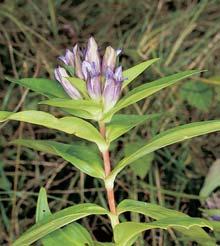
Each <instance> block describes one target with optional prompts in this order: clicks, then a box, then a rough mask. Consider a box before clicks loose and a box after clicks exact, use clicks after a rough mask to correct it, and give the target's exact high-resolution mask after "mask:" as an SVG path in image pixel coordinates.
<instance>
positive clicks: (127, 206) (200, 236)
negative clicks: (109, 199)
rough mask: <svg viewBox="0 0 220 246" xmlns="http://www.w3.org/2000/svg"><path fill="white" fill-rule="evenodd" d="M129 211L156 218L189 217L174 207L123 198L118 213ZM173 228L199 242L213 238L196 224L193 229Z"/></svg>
mask: <svg viewBox="0 0 220 246" xmlns="http://www.w3.org/2000/svg"><path fill="white" fill-rule="evenodd" d="M128 211H130V212H135V213H140V214H144V215H145V216H148V217H150V218H153V219H156V220H160V219H165V218H170V217H178V218H179V219H180V218H181V217H183V218H189V216H188V215H187V214H184V213H181V212H179V211H175V210H172V209H167V208H164V207H162V206H159V205H157V204H152V203H146V202H140V201H134V200H130V199H126V200H123V201H122V202H121V203H120V204H119V205H118V207H117V212H118V214H122V213H125V212H128ZM173 229H175V230H176V231H177V232H180V233H182V234H183V235H185V236H187V237H188V238H190V239H194V240H195V241H197V242H202V241H201V240H204V239H205V238H206V240H212V239H211V238H210V237H209V235H208V234H207V233H206V232H205V231H204V230H203V229H201V228H200V227H197V228H196V226H195V227H194V230H193V231H191V230H186V229H184V228H182V229H181V230H180V229H179V227H175V226H173Z"/></svg>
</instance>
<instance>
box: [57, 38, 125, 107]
mask: <svg viewBox="0 0 220 246" xmlns="http://www.w3.org/2000/svg"><path fill="white" fill-rule="evenodd" d="M120 53H121V50H115V49H113V48H112V47H111V46H108V47H107V48H106V50H105V53H104V56H103V58H102V59H101V55H100V54H99V51H98V45H97V43H96V41H95V39H94V38H93V37H91V38H90V39H89V41H88V45H87V49H86V50H85V52H81V51H80V49H79V47H78V45H75V46H74V48H73V49H72V51H70V50H68V49H67V50H66V53H65V55H64V56H60V57H59V59H60V60H61V61H63V63H64V64H65V65H69V66H72V67H73V68H74V73H75V76H76V77H78V78H80V79H82V80H84V81H85V82H86V87H87V92H88V95H89V96H90V98H91V99H93V100H96V101H102V102H103V105H104V111H109V110H110V109H111V108H112V107H114V105H115V104H116V102H117V101H118V99H119V96H120V93H121V87H122V82H123V75H122V67H121V66H119V67H117V68H116V61H117V56H118V55H119V54H120ZM60 74H62V76H61V75H60ZM55 77H56V79H57V80H58V81H59V82H60V83H61V84H62V85H63V87H64V89H65V91H66V92H67V93H68V95H70V94H71V98H73V99H78V98H81V95H80V93H79V92H78V91H77V89H76V88H75V87H73V86H72V85H71V84H70V83H69V84H68V83H67V82H68V80H67V79H66V77H68V74H67V72H66V71H65V69H64V68H58V70H57V69H56V70H55ZM67 84H68V86H69V87H70V85H71V93H70V88H69V87H68V86H67ZM67 87H68V89H67ZM73 92H74V96H73Z"/></svg>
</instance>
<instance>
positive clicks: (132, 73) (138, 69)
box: [122, 58, 159, 87]
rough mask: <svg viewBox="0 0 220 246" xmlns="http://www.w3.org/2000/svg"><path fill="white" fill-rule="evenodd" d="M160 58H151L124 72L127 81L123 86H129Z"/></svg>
mask: <svg viewBox="0 0 220 246" xmlns="http://www.w3.org/2000/svg"><path fill="white" fill-rule="evenodd" d="M158 60H159V59H158V58H156V59H151V60H148V61H145V62H141V63H140V64H138V65H136V66H134V67H131V68H129V69H127V70H125V71H124V72H123V77H124V78H125V81H124V82H123V85H122V87H126V86H128V85H129V84H130V83H131V82H132V81H133V80H134V79H135V78H137V77H138V75H140V74H141V73H142V72H144V71H145V70H146V69H147V68H148V67H149V66H151V65H152V64H153V63H155V62H156V61H158Z"/></svg>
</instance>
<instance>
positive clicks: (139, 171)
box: [124, 140, 154, 179]
mask: <svg viewBox="0 0 220 246" xmlns="http://www.w3.org/2000/svg"><path fill="white" fill-rule="evenodd" d="M144 144H145V140H139V141H138V142H131V143H126V145H125V147H124V153H125V156H129V155H131V154H132V153H134V151H137V150H138V149H140V148H141V147H142V146H143V145H144ZM153 159H154V153H153V152H152V153H150V154H148V155H146V156H144V157H142V158H140V159H138V160H136V161H134V162H133V163H132V164H131V166H130V167H131V169H132V171H133V172H134V174H135V175H136V176H139V177H140V178H142V179H143V178H144V177H145V176H146V175H147V174H148V172H149V170H150V168H151V164H152V161H153Z"/></svg>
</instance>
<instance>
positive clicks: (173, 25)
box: [0, 0, 220, 245]
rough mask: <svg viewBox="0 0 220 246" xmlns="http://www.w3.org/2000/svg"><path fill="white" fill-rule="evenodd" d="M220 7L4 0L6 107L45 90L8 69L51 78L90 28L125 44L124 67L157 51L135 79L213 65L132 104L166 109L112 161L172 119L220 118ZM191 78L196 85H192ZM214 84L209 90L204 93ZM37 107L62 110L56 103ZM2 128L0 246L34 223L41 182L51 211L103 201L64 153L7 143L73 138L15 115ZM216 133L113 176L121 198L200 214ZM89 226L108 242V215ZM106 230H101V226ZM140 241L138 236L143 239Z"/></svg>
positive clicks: (1, 72)
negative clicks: (145, 168)
mask: <svg viewBox="0 0 220 246" xmlns="http://www.w3.org/2000/svg"><path fill="white" fill-rule="evenodd" d="M219 12H220V2H219V0H209V1H208V0H201V1H196V0H195V1H183V0H170V1H166V0H165V1H164V0H156V1H151V0H139V1H133V0H118V1H113V0H105V1H100V0H92V1H83V0H75V1H74V0H73V1H70V0H67V1H62V0H48V1H46V0H39V1H34V0H16V1H10V0H9V1H1V2H0V89H1V90H0V102H1V103H0V107H1V110H11V111H18V110H21V109H33V108H37V107H39V106H38V105H37V102H38V100H39V95H36V94H35V93H34V92H31V91H28V90H26V89H24V88H21V87H18V86H14V85H13V84H9V83H8V82H7V81H5V79H4V77H5V76H6V75H9V76H13V77H16V78H18V77H19V78H21V77H30V76H35V77H51V78H52V77H53V69H54V67H55V66H56V63H57V60H56V57H57V56H58V55H60V54H62V53H63V51H64V50H65V48H67V47H71V46H73V44H75V43H76V42H79V43H80V44H84V42H86V40H87V39H88V37H89V36H90V35H94V36H95V38H96V39H97V41H98V42H99V44H100V45H101V47H102V48H103V49H104V47H105V46H106V45H108V44H111V45H112V46H114V47H116V48H117V47H121V48H123V55H122V57H121V62H122V64H123V67H124V68H128V67H129V66H131V65H134V64H136V63H139V62H141V61H143V60H146V59H150V58H156V57H160V60H159V62H157V64H156V65H153V66H152V68H151V69H149V70H148V71H146V72H145V73H144V74H143V75H142V76H140V77H139V79H138V80H136V82H135V83H136V84H138V83H139V84H140V83H143V82H147V81H151V80H153V79H155V78H159V77H162V76H164V75H168V74H172V73H174V72H177V71H182V70H186V69H194V68H196V69H201V70H207V71H206V72H203V73H202V74H201V77H194V78H192V79H191V80H189V81H188V82H187V81H185V82H184V83H182V85H180V86H177V87H173V88H172V89H166V90H164V91H162V92H160V93H159V94H157V95H156V96H152V97H151V98H150V99H147V100H145V101H143V102H141V103H140V104H136V105H134V107H130V108H128V109H126V113H138V114H147V113H152V112H165V114H163V115H162V117H161V118H160V119H159V120H155V121H153V122H151V123H148V124H145V125H143V126H141V127H140V128H137V129H135V130H134V131H133V132H132V133H131V134H129V135H126V136H123V137H122V138H121V139H120V141H119V142H117V143H114V144H113V146H112V150H111V156H112V158H113V160H114V163H116V162H117V161H118V160H119V158H120V157H122V156H123V155H124V146H125V145H126V144H127V145H128V144H132V143H133V142H135V141H137V140H139V139H148V138H149V137H150V136H153V135H154V134H156V133H157V132H158V131H162V130H164V129H167V128H169V127H171V126H174V125H179V124H183V123H185V122H191V121H198V120H207V119H214V118H219V116H220V110H219V108H220V105H219V101H220V96H219V95H220V93H219V87H220V15H219ZM191 82H194V85H195V84H196V86H191V84H192V83H191ZM204 86H205V88H204ZM207 91H210V92H209V93H208V94H207ZM205 93H206V94H205ZM183 95H184V96H183ZM192 98H194V100H193V101H192ZM40 107H41V108H42V109H44V110H48V109H49V110H50V111H52V112H53V113H54V114H56V115H59V114H60V112H58V111H55V110H54V109H53V108H47V107H46V106H40ZM0 131H1V135H0V151H1V152H0V184H1V189H0V211H1V220H0V227H1V228H2V229H1V232H0V238H1V240H2V241H0V244H1V245H8V244H10V242H11V241H12V240H13V239H14V238H15V237H16V236H17V235H19V234H20V233H22V232H23V231H24V230H25V229H26V228H27V227H28V226H29V225H30V224H32V223H33V222H34V213H35V203H36V196H37V192H38V191H39V187H40V186H46V188H47V189H48V194H49V197H50V198H51V199H50V205H51V208H52V210H54V211H55V210H58V209H60V208H62V207H64V206H67V205H68V204H72V203H79V202H87V201H89V200H90V201H93V202H97V203H100V204H102V205H103V206H106V204H105V199H104V193H100V192H99V193H98V191H102V188H101V184H100V183H99V182H97V181H94V180H93V179H91V178H88V177H84V175H82V174H81V173H79V172H78V171H77V170H76V169H75V168H74V167H72V166H70V165H66V164H67V163H65V162H63V160H61V159H57V158H55V157H52V156H49V155H44V154H42V153H38V152H35V151H32V150H29V149H26V148H20V147H15V146H10V145H8V143H9V141H10V140H13V139H15V138H18V137H23V138H36V139H45V138H50V139H56V140H58V141H63V142H66V141H72V139H71V138H70V137H68V136H66V135H64V134H63V135H62V134H59V135H58V134H56V133H55V132H54V131H48V130H45V129H43V128H40V127H36V126H32V125H29V124H23V123H20V124H18V123H16V122H11V123H9V124H7V125H5V126H4V128H3V127H2V126H0ZM217 136H219V135H217V134H210V135H208V136H204V137H200V138H197V139H195V140H192V141H190V142H184V143H182V144H178V145H173V146H171V147H169V148H164V149H162V150H160V151H158V152H157V153H156V154H155V155H154V160H153V163H152V165H151V168H150V171H149V173H148V175H146V176H145V177H139V176H137V175H136V174H137V173H138V172H135V170H134V169H126V171H125V172H127V173H129V175H124V174H125V172H124V173H122V174H121V175H120V176H119V178H120V179H118V181H117V183H116V195H117V200H118V201H119V200H122V199H123V198H125V197H130V198H134V199H140V200H144V201H151V202H158V203H159V204H162V205H165V206H167V207H172V208H174V209H179V210H182V211H185V212H187V213H189V214H190V215H192V216H200V212H199V211H198V206H200V200H199V199H200V198H199V197H198V194H199V190H200V188H201V185H202V184H203V180H204V177H205V175H206V173H207V170H208V168H209V166H210V165H211V164H212V162H213V161H214V160H215V159H217V158H219V157H220V150H219V141H218V138H217ZM146 161H148V160H146ZM189 194H190V195H189ZM132 216H133V215H132ZM133 217H134V216H133ZM134 219H142V220H143V218H137V217H134ZM83 223H84V224H85V226H87V227H88V228H90V229H91V231H93V232H94V236H96V237H97V238H98V239H100V240H103V239H104V238H105V239H110V237H111V232H110V227H108V225H107V226H104V224H106V220H105V219H103V218H98V219H97V220H91V221H90V220H89V221H86V220H84V221H83ZM100 228H101V229H102V233H97V230H98V229H100ZM103 228H104V229H103ZM155 233H159V237H158V238H159V239H158V238H157V237H154V236H155V235H156V234H155ZM148 236H149V237H148V238H149V242H150V244H151V245H158V244H157V243H158V240H162V242H163V243H164V244H163V245H172V243H171V242H172V241H173V242H175V243H176V244H177V242H179V241H181V240H180V238H178V237H177V238H176V235H175V234H174V233H172V232H170V233H168V234H167V233H164V232H161V231H159V232H155V231H152V232H151V234H150V235H148ZM142 243H143V242H141V239H140V242H139V244H138V245H142Z"/></svg>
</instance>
